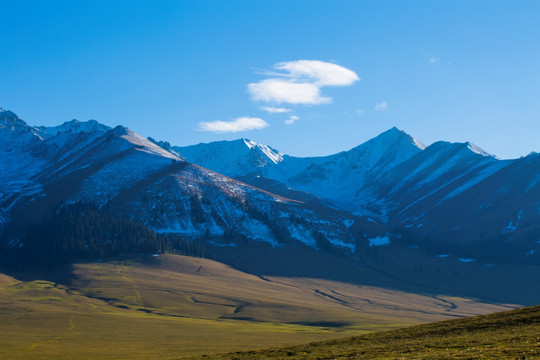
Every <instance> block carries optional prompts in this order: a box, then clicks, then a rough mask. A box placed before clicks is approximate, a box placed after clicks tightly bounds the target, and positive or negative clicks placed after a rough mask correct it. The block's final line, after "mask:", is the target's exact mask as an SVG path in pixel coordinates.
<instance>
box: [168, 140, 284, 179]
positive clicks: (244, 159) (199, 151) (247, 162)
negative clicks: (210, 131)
mask: <svg viewBox="0 0 540 360" xmlns="http://www.w3.org/2000/svg"><path fill="white" fill-rule="evenodd" d="M173 150H174V151H176V152H177V153H179V154H180V155H181V157H182V158H184V159H185V160H187V161H189V162H192V163H194V164H198V165H200V166H203V167H205V168H207V169H211V170H213V171H215V172H218V173H220V174H224V175H227V176H233V177H234V176H240V175H245V174H250V173H254V172H257V171H258V170H260V169H264V168H266V167H267V166H269V165H275V164H278V163H279V162H281V161H283V155H282V154H280V153H279V152H278V151H277V150H274V149H272V148H271V147H269V146H266V145H262V144H259V143H256V142H255V141H251V140H249V139H238V140H234V141H216V142H212V143H208V144H198V145H192V146H185V147H179V146H173Z"/></svg>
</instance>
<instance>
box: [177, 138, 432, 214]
mask: <svg viewBox="0 0 540 360" xmlns="http://www.w3.org/2000/svg"><path fill="white" fill-rule="evenodd" d="M424 148H425V146H424V145H423V144H421V143H420V142H419V141H417V140H415V139H414V138H412V137H411V136H409V135H407V134H406V133H404V132H403V131H400V130H398V129H397V128H392V129H390V130H388V131H386V132H384V133H382V134H381V135H379V136H377V137H376V138H374V139H371V140H369V141H367V142H366V143H364V144H362V145H360V146H358V147H356V148H354V149H351V150H349V151H344V152H341V153H339V154H335V155H331V156H323V157H310V158H299V157H294V156H289V155H282V154H281V153H279V152H278V151H276V150H274V149H272V148H270V147H268V146H265V145H261V144H257V143H255V142H252V141H249V140H245V139H241V140H235V141H218V142H214V143H209V144H199V145H195V146H191V147H184V148H181V147H174V149H175V150H176V151H178V152H179V153H180V154H181V155H182V157H183V158H184V159H186V160H187V161H190V162H192V163H195V164H198V165H201V166H203V167H206V168H208V169H211V170H214V171H216V172H219V173H223V174H225V175H228V176H232V177H242V176H246V175H253V174H257V175H261V176H263V177H266V178H269V179H272V180H276V181H279V182H281V183H283V184H286V185H287V186H290V187H292V188H294V189H296V190H301V191H304V192H309V193H311V194H313V195H316V196H318V197H322V198H326V199H328V200H331V201H333V202H336V203H338V204H340V205H343V206H344V207H345V208H350V207H351V206H354V204H350V200H351V198H352V197H354V194H355V193H356V192H357V191H358V189H360V188H362V187H363V186H364V185H365V183H366V181H367V180H369V179H370V178H372V177H373V176H374V175H376V174H378V173H380V172H382V171H384V169H387V168H388V167H393V166H396V165H397V164H399V163H401V162H403V161H404V160H406V159H408V158H410V157H411V156H413V155H414V154H416V153H418V152H420V151H422V150H423V149H424Z"/></svg>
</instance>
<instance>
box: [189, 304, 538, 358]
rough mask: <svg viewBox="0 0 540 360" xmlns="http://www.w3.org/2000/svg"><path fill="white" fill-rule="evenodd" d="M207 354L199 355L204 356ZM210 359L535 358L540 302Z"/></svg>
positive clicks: (536, 353) (536, 354) (216, 356)
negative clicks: (500, 310)
mask: <svg viewBox="0 0 540 360" xmlns="http://www.w3.org/2000/svg"><path fill="white" fill-rule="evenodd" d="M204 358H208V357H205V356H203V357H199V358H198V359H204ZM211 358H212V359H222V360H224V359H237V360H241V359H520V360H521V359H538V358H540V306H534V307H528V308H523V309H518V310H513V311H507V312H503V313H496V314H490V315H483V316H478V317H472V318H467V319H460V320H450V321H443V322H437V323H432V324H425V325H418V326H414V327H409V328H404V329H399V330H393V331H384V332H379V333H374V334H368V335H363V336H358V337H351V338H344V339H339V340H331V341H324V342H318V343H311V344H307V345H300V346H293V347H286V348H281V349H270V350H261V351H249V352H242V353H232V354H225V355H213V356H211Z"/></svg>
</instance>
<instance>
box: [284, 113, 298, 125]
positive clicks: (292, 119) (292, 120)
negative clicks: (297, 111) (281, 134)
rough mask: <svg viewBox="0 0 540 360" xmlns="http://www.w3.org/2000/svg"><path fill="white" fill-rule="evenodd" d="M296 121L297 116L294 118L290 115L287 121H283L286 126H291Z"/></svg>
mask: <svg viewBox="0 0 540 360" xmlns="http://www.w3.org/2000/svg"><path fill="white" fill-rule="evenodd" d="M298 119H300V118H299V117H298V116H296V115H291V116H290V117H289V118H288V119H287V120H285V124H287V125H292V124H294V122H295V121H296V120H298Z"/></svg>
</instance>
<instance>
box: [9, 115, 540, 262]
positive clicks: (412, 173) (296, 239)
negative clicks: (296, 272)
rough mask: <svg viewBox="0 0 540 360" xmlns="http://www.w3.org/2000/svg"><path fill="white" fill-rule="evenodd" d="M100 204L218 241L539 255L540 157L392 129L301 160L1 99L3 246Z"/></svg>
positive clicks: (258, 147)
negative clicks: (20, 108)
mask: <svg viewBox="0 0 540 360" xmlns="http://www.w3.org/2000/svg"><path fill="white" fill-rule="evenodd" d="M79 202H85V203H92V204H95V205H96V206H98V207H100V208H102V209H103V210H104V211H107V212H108V213H111V214H114V215H115V216H118V217H122V218H126V219H130V220H133V221H136V222H138V223H142V224H144V225H146V226H147V227H148V228H150V229H151V230H153V231H155V232H158V233H173V234H178V235H181V236H184V237H188V238H191V239H194V240H197V241H199V240H201V239H203V240H204V241H205V242H206V243H207V244H208V245H209V246H212V247H215V248H223V247H227V248H233V249H234V248H238V249H240V248H242V247H243V246H247V245H246V244H248V245H249V246H257V247H260V248H261V249H265V248H281V249H286V248H295V249H302V248H310V249H311V248H312V249H316V250H323V251H331V252H337V253H340V254H342V255H343V256H345V257H348V258H351V259H354V258H355V257H357V256H358V255H359V254H361V253H362V252H365V251H368V250H369V248H370V247H376V246H382V245H387V244H389V243H399V244H402V245H407V246H413V247H418V248H422V249H424V250H426V251H432V252H436V253H448V252H452V253H455V254H461V255H463V256H469V257H471V258H474V259H481V260H484V261H486V262H489V261H493V260H496V261H520V262H522V261H526V262H532V263H538V262H539V261H540V256H539V255H538V249H539V248H540V155H539V154H534V153H531V154H530V155H528V156H525V157H522V158H519V159H514V160H500V159H498V158H497V157H495V156H492V155H490V154H489V153H487V152H485V151H484V150H482V149H480V148H479V147H477V146H475V145H474V144H471V143H448V142H443V141H440V142H436V143H433V144H432V145H430V146H427V147H426V146H425V145H423V144H422V143H421V142H420V141H418V140H416V139H414V138H413V137H411V136H410V135H408V134H406V133H405V132H403V131H401V130H399V129H397V128H392V129H390V130H388V131H386V132H384V133H382V134H380V135H379V136H377V137H375V138H373V139H371V140H369V141H367V142H365V143H363V144H361V145H359V146H357V147H355V148H353V149H351V150H349V151H344V152H340V153H338V154H334V155H330V156H323V157H307V158H300V157H294V156H290V155H286V154H282V153H280V152H279V151H277V150H275V149H273V148H272V147H270V146H267V145H263V144H259V143H257V142H254V141H251V140H248V139H239V140H234V141H219V142H213V143H208V144H198V145H192V146H185V147H178V146H171V145H170V144H168V143H166V142H163V141H156V140H154V139H151V138H148V139H147V138H144V137H143V136H141V135H139V134H136V133H134V132H133V131H131V130H129V129H127V128H125V127H123V126H117V127H115V128H109V127H107V126H105V125H102V124H100V123H98V122H97V121H95V120H90V121H85V122H80V121H77V120H72V121H69V122H66V123H64V124H62V125H60V126H55V127H44V126H38V127H34V126H30V125H28V124H26V123H25V122H24V121H23V120H21V119H19V118H18V117H17V115H15V114H14V113H13V112H11V111H7V110H2V109H0V228H1V230H2V231H3V234H4V245H5V247H6V248H17V247H22V246H24V243H23V242H22V241H21V239H22V238H23V234H24V232H25V229H27V228H28V227H29V226H31V225H32V224H37V223H39V222H40V221H42V219H43V218H44V217H46V216H47V215H48V214H50V213H51V212H54V211H55V209H58V207H61V206H63V205H66V204H71V203H79Z"/></svg>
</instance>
